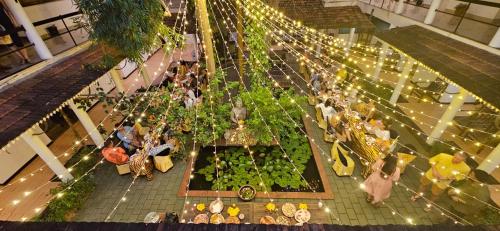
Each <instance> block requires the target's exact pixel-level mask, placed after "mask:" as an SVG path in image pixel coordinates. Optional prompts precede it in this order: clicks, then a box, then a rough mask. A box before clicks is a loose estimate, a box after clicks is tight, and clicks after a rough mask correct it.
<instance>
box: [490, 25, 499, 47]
mask: <svg viewBox="0 0 500 231" xmlns="http://www.w3.org/2000/svg"><path fill="white" fill-rule="evenodd" d="M489 46H490V47H494V48H500V27H499V28H498V29H497V33H495V36H493V38H492V39H491V41H490V44H489Z"/></svg>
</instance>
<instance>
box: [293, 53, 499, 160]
mask: <svg viewBox="0 0 500 231" xmlns="http://www.w3.org/2000/svg"><path fill="white" fill-rule="evenodd" d="M284 45H285V46H286V44H284ZM292 49H293V48H292ZM295 52H296V53H298V54H300V53H299V52H297V51H295ZM299 59H306V61H307V62H312V60H308V59H307V58H305V57H302V56H299ZM307 62H306V63H307ZM316 66H317V64H314V65H313V67H316ZM363 91H364V90H363ZM378 101H379V100H378ZM378 101H375V103H378V104H380V102H378ZM386 101H387V100H386ZM383 106H384V107H387V106H385V105H383ZM392 110H393V112H394V113H397V112H396V110H394V109H392ZM400 114H401V113H400ZM421 114H423V113H421ZM401 115H403V116H405V117H408V118H411V119H413V118H412V117H410V116H408V115H405V114H401ZM407 126H409V125H407ZM411 128H412V130H415V131H417V132H418V133H417V134H419V135H420V131H419V130H418V129H416V128H413V127H411ZM452 136H453V137H456V135H454V134H453V135H452ZM464 139H466V138H464ZM436 141H438V142H440V143H443V144H445V145H447V146H450V147H451V148H452V149H459V150H461V149H460V148H458V147H455V146H452V145H450V144H448V143H446V142H444V141H441V140H439V139H436ZM477 144H478V142H475V144H474V145H476V146H480V145H477ZM490 148H492V147H490ZM467 153H468V154H469V155H471V156H474V154H472V153H469V152H467Z"/></svg>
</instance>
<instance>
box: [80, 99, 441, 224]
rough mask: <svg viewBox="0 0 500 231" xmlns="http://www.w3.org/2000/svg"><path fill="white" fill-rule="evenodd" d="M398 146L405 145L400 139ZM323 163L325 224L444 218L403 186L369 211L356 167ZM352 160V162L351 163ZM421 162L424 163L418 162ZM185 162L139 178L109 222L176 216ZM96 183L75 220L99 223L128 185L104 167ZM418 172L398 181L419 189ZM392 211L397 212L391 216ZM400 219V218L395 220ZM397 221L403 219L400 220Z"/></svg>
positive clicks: (422, 221)
mask: <svg viewBox="0 0 500 231" xmlns="http://www.w3.org/2000/svg"><path fill="white" fill-rule="evenodd" d="M308 108H309V110H310V111H309V114H310V115H313V112H314V111H313V110H314V109H313V108H312V107H308ZM313 130H314V131H313V132H310V135H311V137H312V138H314V139H315V141H316V143H318V144H319V146H320V148H321V149H323V150H324V151H325V152H327V153H329V152H328V151H329V150H330V147H331V144H330V143H325V142H323V141H322V130H320V129H319V128H317V127H316V126H313ZM402 141H403V142H405V138H404V136H402ZM322 158H323V160H324V161H323V162H322V164H324V167H325V170H326V173H327V175H328V182H326V183H329V184H330V185H331V187H332V191H333V193H334V195H335V199H334V200H327V201H325V203H326V204H327V205H328V207H329V208H331V210H332V212H331V219H330V220H329V221H324V222H325V223H339V222H337V221H336V219H335V218H336V217H338V218H339V219H340V223H341V224H345V225H367V224H405V223H407V220H406V219H407V218H411V219H413V220H414V222H415V223H416V224H433V223H442V222H445V221H446V219H445V218H444V217H443V216H440V215H439V213H437V212H430V213H426V212H424V211H423V207H424V206H425V204H424V203H423V202H422V201H420V202H416V203H412V202H410V200H409V197H410V196H411V193H410V192H408V191H406V190H405V189H404V188H402V187H398V186H395V187H394V188H393V193H392V196H391V198H389V199H388V200H387V201H386V203H387V205H388V206H390V207H391V208H392V209H391V208H389V207H388V206H382V207H380V208H374V207H372V206H371V205H370V204H368V203H366V202H365V195H364V193H363V191H362V190H361V189H360V188H359V183H360V182H361V181H362V177H361V176H360V168H359V167H358V166H360V163H359V162H358V161H356V165H357V167H356V170H355V173H354V176H355V177H357V180H358V181H356V180H354V179H352V178H350V177H338V176H336V175H335V174H334V173H333V171H332V170H331V166H330V164H329V163H328V162H327V161H326V158H327V157H326V156H323V157H322ZM354 159H355V160H356V158H354ZM422 162H423V163H422ZM424 163H425V161H416V164H417V165H419V166H422V167H423V168H425V166H423V165H424ZM185 167H186V163H185V162H184V161H181V162H177V163H175V166H174V168H172V169H171V170H169V171H168V172H167V173H160V172H157V171H156V172H155V178H154V180H153V181H149V182H148V181H147V180H146V179H145V178H139V179H138V180H137V181H136V182H135V184H134V185H133V186H132V187H131V189H130V192H129V193H128V194H127V197H126V201H125V202H122V203H121V204H120V205H119V206H118V208H117V209H116V211H115V213H114V214H113V215H112V216H111V221H122V222H140V221H142V220H143V219H144V216H145V215H146V214H147V213H148V212H151V211H175V212H177V213H178V214H181V212H182V209H183V203H184V198H183V197H178V196H177V191H178V190H179V187H181V185H180V184H181V180H182V177H183V174H184V170H185ZM96 178H97V179H99V180H98V182H97V187H96V190H95V191H94V192H93V194H92V195H91V196H90V197H89V199H88V200H87V202H86V203H85V205H84V206H83V208H82V209H81V210H80V211H79V212H78V214H77V216H76V220H78V221H103V220H105V218H106V216H108V214H109V213H110V212H111V211H112V209H113V207H114V206H115V205H116V204H117V203H118V201H119V200H120V198H121V196H122V195H123V193H124V191H125V190H126V188H127V187H128V185H129V184H130V183H131V181H132V177H131V175H124V176H119V175H118V174H117V172H116V170H115V167H114V166H112V165H110V164H105V165H103V167H101V168H99V169H97V170H96ZM418 178H419V173H418V172H416V171H415V169H413V168H410V167H409V168H407V169H406V172H405V174H404V175H403V176H402V177H401V179H402V182H403V183H405V184H407V185H409V186H410V187H411V188H413V189H415V188H416V187H417V186H418ZM213 199H214V198H207V197H197V198H189V201H190V202H191V203H199V202H203V203H209V202H210V201H212V200H213ZM223 201H224V202H225V203H226V204H230V203H239V202H238V200H237V198H223ZM266 201H268V199H267V198H258V199H256V202H266ZM276 201H278V202H283V201H292V202H294V203H299V202H305V203H317V202H318V201H317V200H307V199H278V200H276ZM393 211H395V212H397V214H396V215H393ZM398 214H400V215H398ZM401 216H402V217H401Z"/></svg>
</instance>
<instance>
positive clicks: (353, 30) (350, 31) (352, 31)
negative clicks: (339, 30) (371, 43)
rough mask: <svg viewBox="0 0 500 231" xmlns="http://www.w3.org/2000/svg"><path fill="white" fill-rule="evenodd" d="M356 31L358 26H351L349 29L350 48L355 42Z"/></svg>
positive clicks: (348, 44) (348, 43)
mask: <svg viewBox="0 0 500 231" xmlns="http://www.w3.org/2000/svg"><path fill="white" fill-rule="evenodd" d="M355 32H356V28H354V27H353V28H351V29H350V30H349V39H348V41H347V46H348V47H349V48H350V47H352V45H353V44H354V33H355Z"/></svg>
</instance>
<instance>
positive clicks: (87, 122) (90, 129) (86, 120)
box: [69, 100, 104, 147]
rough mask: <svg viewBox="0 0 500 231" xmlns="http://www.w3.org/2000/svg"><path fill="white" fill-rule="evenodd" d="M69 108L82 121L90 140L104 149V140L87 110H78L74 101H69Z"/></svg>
mask: <svg viewBox="0 0 500 231" xmlns="http://www.w3.org/2000/svg"><path fill="white" fill-rule="evenodd" d="M69 107H70V108H71V110H73V112H74V113H75V114H76V117H78V120H80V123H82V125H83V127H84V128H85V130H86V131H87V133H88V134H89V135H90V138H92V141H94V144H95V145H96V146H97V147H102V146H103V145H104V139H103V138H102V135H101V133H99V130H98V129H97V127H96V126H95V125H94V122H92V119H90V116H89V114H88V113H87V112H86V111H85V110H83V109H81V108H78V106H77V105H76V104H75V103H74V102H73V101H72V100H70V101H69Z"/></svg>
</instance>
